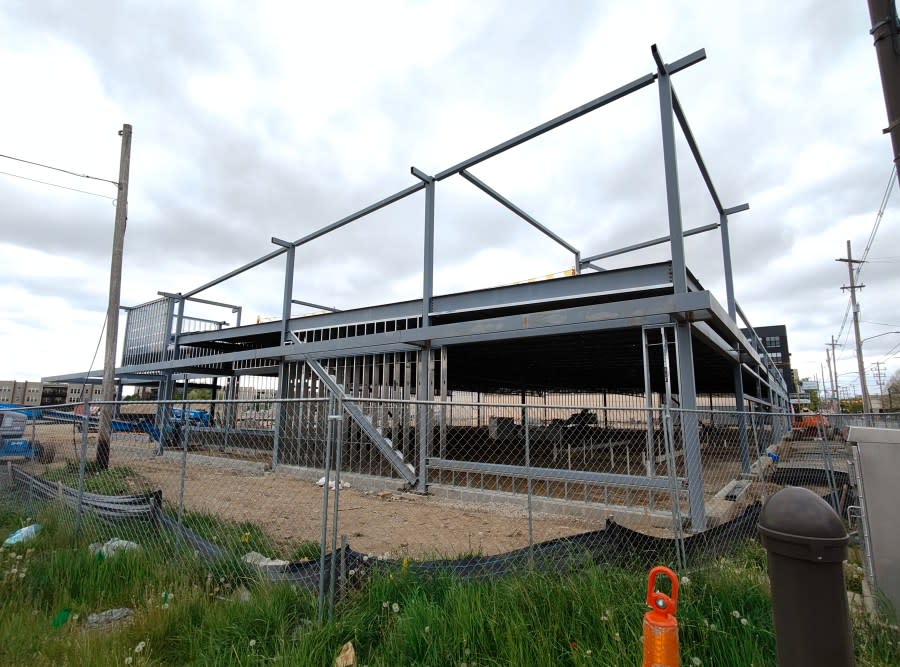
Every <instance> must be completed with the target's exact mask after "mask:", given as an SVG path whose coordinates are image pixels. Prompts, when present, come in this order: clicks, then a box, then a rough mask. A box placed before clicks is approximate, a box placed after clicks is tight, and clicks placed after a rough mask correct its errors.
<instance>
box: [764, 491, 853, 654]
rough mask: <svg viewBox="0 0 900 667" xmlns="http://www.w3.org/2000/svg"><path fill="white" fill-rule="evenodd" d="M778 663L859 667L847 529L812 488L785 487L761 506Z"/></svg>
mask: <svg viewBox="0 0 900 667" xmlns="http://www.w3.org/2000/svg"><path fill="white" fill-rule="evenodd" d="M758 530H759V535H760V538H761V539H762V544H763V546H764V547H765V548H766V554H767V557H768V561H769V582H770V583H771V585H772V613H773V615H774V617H775V643H776V645H777V648H778V664H779V666H780V667H813V666H815V667H855V665H856V660H855V659H854V656H853V638H852V636H851V634H850V611H849V607H848V604H847V590H846V588H845V586H844V569H843V562H844V561H845V560H846V559H847V542H848V536H847V531H846V530H845V529H844V524H843V523H842V522H841V519H840V517H839V516H838V515H837V513H836V512H835V511H834V510H833V509H832V508H831V506H830V505H829V504H828V503H827V502H825V501H824V500H823V499H822V498H820V497H819V496H817V495H816V494H815V493H813V492H812V491H810V490H809V489H804V488H800V487H794V486H790V487H787V488H784V489H782V490H781V491H779V492H778V493H776V494H775V495H774V496H772V497H771V498H770V499H769V501H768V502H767V503H766V505H765V507H763V510H762V514H761V515H760V518H759V526H758Z"/></svg>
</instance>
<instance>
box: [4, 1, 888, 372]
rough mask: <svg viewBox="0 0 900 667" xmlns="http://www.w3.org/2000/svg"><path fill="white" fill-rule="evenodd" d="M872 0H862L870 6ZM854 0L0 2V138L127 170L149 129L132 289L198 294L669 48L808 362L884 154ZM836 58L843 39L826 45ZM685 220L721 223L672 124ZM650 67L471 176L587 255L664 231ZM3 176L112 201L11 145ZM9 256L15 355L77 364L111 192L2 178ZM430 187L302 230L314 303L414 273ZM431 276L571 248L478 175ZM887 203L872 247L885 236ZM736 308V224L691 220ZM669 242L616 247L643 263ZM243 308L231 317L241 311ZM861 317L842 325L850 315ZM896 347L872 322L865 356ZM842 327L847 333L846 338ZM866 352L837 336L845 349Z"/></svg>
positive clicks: (442, 238) (249, 305)
mask: <svg viewBox="0 0 900 667" xmlns="http://www.w3.org/2000/svg"><path fill="white" fill-rule="evenodd" d="M857 5H858V6H857ZM868 27H869V26H868V16H867V14H866V11H865V7H864V5H861V4H859V3H857V4H856V5H852V6H844V5H840V4H839V3H833V4H832V5H829V6H827V7H822V6H819V5H812V4H807V5H800V6H797V5H786V4H784V3H777V2H765V3H751V4H748V3H744V4H728V3H719V2H711V1H710V2H702V3H694V2H692V3H662V2H619V3H606V4H605V5H596V4H595V3H589V2H573V3H566V4H564V5H559V4H558V3H552V2H546V3H527V4H522V3H500V4H498V5H485V4H484V3H476V2H460V3H446V2H428V3H405V2H389V3H357V4H354V5H352V6H346V5H339V4H328V3H319V4H312V5H311V4H308V3H294V4H290V3H289V4H287V5H285V4H284V3H281V2H264V3H261V4H260V5H258V6H255V7H254V8H252V9H251V8H248V7H247V6H245V5H244V4H243V3H238V2H231V3H228V2H216V3H200V4H196V3H195V4H192V5H190V6H186V5H182V4H180V3H163V5H159V4H158V3H143V2H135V3H129V4H123V5H121V6H117V7H116V8H115V9H114V11H111V10H110V9H109V7H107V6H106V5H105V3H91V2H84V3H79V6H78V8H77V9H74V8H72V7H70V5H69V4H68V3H54V2H49V3H19V4H18V5H17V9H16V10H15V12H11V11H9V12H7V13H6V14H5V15H4V14H0V59H2V61H3V62H4V67H3V68H2V70H0V86H2V89H3V90H4V91H5V93H6V94H5V99H6V100H7V106H6V108H5V116H4V124H3V127H0V153H4V154H8V155H19V156H22V157H26V158H28V159H34V160H37V161H41V162H48V163H52V164H56V165H60V166H63V167H67V168H71V169H75V170H77V171H79V172H84V173H90V174H94V175H98V176H102V177H106V178H111V179H115V178H116V173H117V163H118V154H119V143H118V136H116V132H117V130H118V129H119V128H120V127H121V124H122V123H123V122H131V123H132V124H133V125H134V127H135V134H134V145H133V154H132V178H131V188H130V211H129V226H128V233H127V237H126V246H125V271H124V277H123V297H122V300H123V303H125V304H129V303H137V302H142V301H147V300H150V299H153V298H155V296H156V292H157V290H167V291H186V290H188V289H191V288H193V287H196V286H198V285H200V284H202V283H205V282H206V281H207V280H209V279H211V278H213V277H215V276H217V275H220V274H222V273H224V272H226V271H229V270H231V269H233V268H235V267H236V266H238V265H240V264H242V263H244V262H246V261H249V260H251V259H253V258H255V257H257V256H260V255H262V254H263V253H265V252H268V251H269V250H271V249H272V248H273V246H272V245H271V244H270V243H269V238H270V237H271V236H281V237H285V238H289V239H295V238H299V237H301V236H302V235H304V234H306V233H309V232H310V231H312V230H314V229H316V228H318V227H320V226H323V225H325V224H328V223H330V222H332V221H334V220H336V219H338V218H340V217H342V216H344V215H346V214H348V213H350V212H352V211H354V210H356V209H358V208H360V207H362V206H365V205H367V204H369V203H371V202H373V201H376V200H378V199H380V198H382V197H384V196H386V195H388V194H390V193H392V192H394V191H397V190H399V189H401V188H403V187H405V186H406V185H409V184H411V183H413V182H414V179H413V178H412V177H411V176H410V175H409V172H408V169H409V166H410V165H413V164H414V165H416V166H417V167H420V168H422V169H423V170H425V171H436V170H438V169H441V168H444V167H447V166H450V165H451V164H453V163H456V162H458V161H459V160H461V159H464V158H466V157H468V156H469V155H471V154H474V153H477V152H480V151H481V150H484V149H485V148H487V147H489V146H492V145H494V144H497V143H499V142H500V141H503V140H505V139H507V138H509V137H511V136H513V135H514V134H516V133H518V132H521V131H522V130H525V129H527V128H528V127H531V126H533V125H536V124H538V123H540V122H543V121H545V120H547V119H548V118H550V117H552V116H555V115H557V114H559V113H562V112H564V111H566V110H568V109H569V108H572V107H574V106H577V105H579V104H582V103H584V102H586V101H588V100H590V99H592V98H594V97H596V96H598V95H600V94H602V93H605V92H607V91H608V90H610V89H613V88H616V87H618V86H620V85H622V84H624V83H626V82H628V81H630V80H632V79H634V78H636V77H638V76H641V75H643V74H646V73H649V72H651V71H653V70H654V65H653V61H652V59H651V57H650V50H649V45H650V44H651V43H653V42H658V43H659V44H660V48H661V50H662V53H663V55H664V56H665V57H666V58H668V59H669V60H674V59H675V58H678V57H680V56H682V55H685V54H686V53H688V52H691V51H694V50H695V49H697V48H701V47H705V48H706V50H707V55H708V58H707V60H706V61H704V62H702V63H700V64H698V65H696V66H694V67H692V68H690V69H688V70H686V71H684V72H681V73H679V74H678V75H677V76H676V77H675V86H676V90H677V92H678V94H679V97H680V99H681V101H682V103H683V105H684V107H685V109H686V111H687V114H688V117H689V119H690V121H691V125H692V128H693V130H694V133H695V135H696V136H697V139H698V141H699V144H700V147H701V150H702V151H703V154H704V157H705V159H706V162H707V164H708V166H709V168H710V171H711V173H712V177H713V180H714V182H715V183H716V186H717V188H718V189H719V191H720V193H721V195H722V199H723V202H724V203H725V205H732V204H737V203H741V202H744V201H749V202H750V204H751V210H750V212H748V213H743V214H741V215H740V216H735V217H734V219H733V221H732V225H731V228H732V247H733V250H734V266H735V272H736V275H735V282H736V285H737V289H738V301H739V302H740V303H741V304H742V306H743V308H744V310H745V311H746V312H747V313H748V315H750V317H751V319H752V320H753V321H754V322H755V323H757V324H773V323H782V322H783V323H785V324H787V325H788V333H789V336H790V338H791V345H792V350H793V351H794V359H793V361H794V363H795V365H797V366H799V367H800V370H801V372H802V373H803V374H804V375H813V374H815V373H818V372H819V365H820V362H821V360H822V358H823V357H824V354H823V350H822V347H823V343H824V341H825V340H827V339H828V338H829V337H830V336H831V335H832V334H835V335H837V332H838V330H840V328H841V318H842V316H843V313H844V304H845V302H846V295H844V294H842V293H841V291H840V285H841V284H843V282H845V281H846V269H845V267H843V265H838V263H837V262H834V261H833V260H834V258H835V257H837V256H839V255H841V254H843V253H844V250H845V245H844V244H845V241H846V239H848V238H849V239H851V240H852V241H853V245H854V252H855V253H856V254H861V253H862V250H863V248H864V246H865V242H866V239H867V238H868V234H869V231H870V229H871V226H872V223H873V222H874V219H875V213H876V211H877V208H878V204H879V202H880V199H881V195H882V192H883V188H884V185H885V183H886V180H887V175H888V171H889V169H890V147H889V141H888V140H887V138H885V137H883V136H882V135H881V128H882V127H883V126H884V125H885V124H886V120H885V112H884V105H883V100H882V95H881V89H880V82H879V76H878V71H877V66H876V62H875V57H874V49H873V48H872V45H871V40H870V38H869V35H868ZM824 51H827V53H825V52H824ZM679 157H680V159H681V160H682V168H681V170H680V178H681V187H682V197H683V202H684V218H685V223H686V226H693V225H700V224H706V223H708V222H714V221H716V220H717V216H716V215H715V212H714V211H713V210H712V208H711V206H710V205H709V203H708V201H707V195H706V193H705V186H704V185H703V183H702V181H701V180H700V179H699V177H698V176H697V174H696V170H694V168H693V165H692V164H691V159H690V155H689V154H688V152H687V149H686V146H685V145H684V144H683V143H681V144H680V145H679ZM660 158H661V152H660V138H659V125H658V101H657V93H656V88H655V87H650V88H648V89H646V90H644V91H641V92H639V93H637V94H635V95H634V96H632V97H629V98H627V99H625V100H622V101H620V102H617V103H615V104H612V105H610V106H609V107H606V108H604V109H602V110H600V111H598V112H596V113H594V114H592V115H590V116H588V117H585V118H582V119H580V120H578V121H576V122H575V123H572V124H570V125H569V126H566V127H564V128H561V129H560V130H557V131H555V132H554V133H552V134H550V135H546V136H544V137H542V138H540V139H538V140H536V141H534V142H532V143H531V144H529V145H525V146H521V147H519V148H516V149H514V150H512V151H510V152H508V153H507V154H504V155H503V156H500V157H498V158H496V159H495V160H492V161H491V162H488V163H485V164H482V165H479V166H478V167H476V168H475V169H473V172H474V173H476V174H477V175H478V176H479V177H480V178H482V179H483V180H485V181H486V182H487V183H488V184H490V185H491V186H492V187H495V188H496V189H497V190H498V191H500V192H501V193H503V194H504V195H506V196H508V197H510V198H511V199H512V200H514V201H515V202H517V203H518V204H519V205H521V206H522V208H524V209H525V210H527V211H528V212H529V213H531V214H532V215H534V216H535V217H536V218H537V219H538V220H540V221H542V222H544V223H545V224H547V225H548V226H550V227H551V228H552V229H553V230H554V231H556V232H557V233H559V234H560V235H561V236H563V237H564V238H566V239H567V240H569V241H571V242H572V243H574V244H575V245H576V246H578V247H580V248H582V249H583V250H584V251H585V252H586V253H595V252H601V251H604V250H609V249H611V248H615V247H618V246H621V245H625V244H629V243H634V242H637V241H641V240H644V239H646V238H648V237H655V236H662V235H665V234H667V233H668V229H667V225H666V221H665V190H664V180H663V172H662V165H661V162H660ZM2 167H3V168H4V169H3V170H4V171H10V172H14V173H17V174H20V175H23V176H27V177H31V178H38V179H40V180H48V181H53V182H57V183H60V184H62V185H66V186H69V187H77V188H81V189H86V190H92V191H96V192H99V193H102V194H108V195H111V196H114V189H113V188H112V186H110V185H108V184H104V183H100V182H91V181H85V180H83V179H75V178H71V177H68V176H65V175H63V174H58V173H55V172H47V171H45V170H39V169H36V168H31V167H28V166H26V165H22V164H19V163H11V162H8V161H4V163H3V165H2ZM0 197H2V198H3V201H4V214H3V229H4V237H3V245H0V257H2V258H3V261H4V262H6V264H5V266H6V267H7V268H6V270H5V272H4V274H3V276H2V277H0V295H2V298H3V302H4V303H6V304H11V305H10V306H9V307H7V309H6V310H7V316H6V317H5V318H4V320H3V322H2V329H0V342H2V344H3V345H4V348H3V349H15V350H16V353H15V354H4V355H0V377H6V376H15V377H17V378H20V379H35V378H37V377H39V376H41V375H48V374H55V373H64V372H70V371H78V370H83V369H85V368H86V367H87V365H88V363H89V360H90V357H91V355H92V354H93V349H94V345H95V344H96V340H97V337H98V336H99V328H100V325H101V323H102V321H103V316H104V311H105V305H106V297H105V290H106V284H107V281H108V277H107V271H108V259H107V258H108V253H109V245H110V241H111V231H112V221H113V208H112V206H111V202H109V201H104V200H103V199H99V198H93V197H87V196H85V195H81V194H78V193H72V192H67V191H63V190H55V189H49V188H47V187H46V186H41V185H38V184H34V183H29V182H27V181H22V180H16V179H12V178H9V177H6V176H0ZM421 200H422V198H421V196H416V197H412V198H410V199H409V200H408V201H406V202H403V203H402V204H399V205H397V206H396V207H393V208H391V209H389V210H388V211H383V212H380V213H378V214H376V215H374V216H372V217H371V218H368V219H366V220H365V221H361V222H358V223H355V224H354V225H351V226H350V227H347V228H345V229H343V230H341V231H340V232H337V233H335V234H334V235H333V236H332V237H329V238H325V239H319V240H317V241H315V242H313V243H312V244H310V245H309V246H307V247H305V248H302V249H301V250H300V251H298V262H299V263H298V274H297V279H296V285H297V290H298V296H299V298H304V299H308V300H311V301H321V302H324V303H326V304H335V305H338V306H343V307H348V306H352V305H365V304H371V303H379V302H385V301H392V300H399V299H403V298H414V297H415V296H416V295H417V294H418V292H419V290H420V289H421V274H420V272H421V258H420V257H419V255H418V253H419V252H420V249H421V230H422V212H421V205H422V204H421ZM437 203H438V211H437V220H438V227H437V230H436V236H437V239H438V243H439V246H438V248H437V250H436V258H437V261H438V264H437V266H436V275H435V285H436V287H437V288H438V289H439V290H440V291H453V290H457V289H467V288H474V287H488V286H491V285H495V284H501V283H506V282H512V281H515V280H521V279H526V278H529V277H533V276H540V275H543V274H545V273H550V272H553V271H558V270H561V269H564V268H567V267H568V265H569V264H570V261H571V257H570V256H569V254H568V253H567V252H565V251H564V250H563V249H561V248H559V247H558V246H556V245H555V244H554V243H553V242H552V241H550V240H549V239H545V238H544V237H542V236H541V235H540V234H539V233H538V232H536V231H535V230H533V229H531V228H530V227H528V226H527V225H526V224H525V223H524V222H522V221H520V220H517V219H515V218H514V217H513V216H512V215H511V214H509V213H508V212H507V211H505V210H504V209H502V208H500V207H498V206H497V205H496V204H495V203H494V202H492V201H491V200H489V199H488V198H487V197H485V196H484V195H483V194H482V193H480V192H478V191H477V190H476V189H475V188H474V187H472V186H471V185H470V184H468V183H465V182H463V181H456V180H452V181H444V182H442V183H440V184H439V187H438V193H437ZM897 206H900V203H898V201H893V202H892V204H891V207H889V209H888V213H887V215H886V217H885V221H884V222H883V224H882V229H881V232H880V233H879V237H878V239H877V241H876V244H875V247H874V248H873V250H872V256H873V257H876V256H878V255H882V256H889V255H890V254H891V253H890V252H889V251H886V250H884V249H885V248H890V247H893V246H894V245H896V243H897V242H898V241H900V239H898V233H897V232H896V229H897V226H896V217H897V215H898V214H897V213H896V212H895V211H896V207H897ZM687 245H688V259H689V263H690V266H691V268H692V270H694V272H695V273H696V274H697V275H698V277H700V279H701V280H702V281H703V282H704V283H705V284H706V285H707V286H709V287H710V288H711V289H713V290H714V292H715V293H716V295H717V296H718V298H719V299H720V300H722V301H723V302H724V295H723V293H722V291H723V288H722V278H721V268H720V267H721V257H720V254H719V253H720V250H719V247H720V246H719V241H718V238H717V237H716V236H715V235H714V234H708V235H706V236H704V237H692V238H691V240H690V241H689V242H688V244H687ZM666 253H667V250H666V247H665V246H661V247H658V248H655V249H651V250H646V251H642V252H641V253H637V254H635V255H633V256H627V257H623V258H617V259H614V260H611V261H609V262H608V263H607V265H609V266H621V265H623V264H624V263H628V262H633V261H634V262H637V261H653V260H655V259H659V258H663V257H665V256H666ZM282 266H283V261H282V260H280V259H279V260H275V261H273V262H272V263H271V264H270V265H267V266H266V267H265V268H262V269H259V270H257V271H254V272H252V273H251V274H247V275H245V276H242V277H241V278H239V279H236V280H234V281H230V282H229V283H228V284H227V285H225V286H222V287H220V288H215V289H213V290H210V293H209V294H208V295H207V296H209V298H213V299H221V300H223V301H227V302H236V303H241V304H242V305H244V306H245V321H246V320H248V319H253V318H254V317H255V315H257V314H259V315H274V314H277V313H278V312H279V310H280V289H281V281H282V277H281V276H282V274H281V272H282V270H283V269H282ZM864 279H865V281H866V282H867V287H866V289H865V290H864V291H863V293H862V295H861V297H860V298H861V301H862V303H863V308H864V313H865V317H864V320H865V321H864V324H863V327H864V333H863V335H864V336H865V335H872V334H875V333H878V332H881V331H884V330H890V329H889V328H887V329H886V327H885V326H881V325H879V324H875V323H884V324H886V325H890V326H894V327H896V328H897V329H898V330H900V326H898V325H900V323H897V322H896V320H897V316H896V314H895V313H896V308H895V306H894V303H893V299H894V297H893V295H894V294H896V291H897V287H898V284H897V278H896V269H895V267H894V265H892V264H889V263H873V264H872V265H870V266H867V267H866V268H865V270H864ZM226 315H227V314H226ZM846 330H847V327H846V326H845V327H844V331H845V332H846ZM894 342H895V341H893V340H892V338H891V336H885V337H882V338H878V339H875V340H872V341H869V342H867V344H866V351H867V354H869V355H871V358H872V360H873V361H875V360H880V359H882V358H885V360H886V361H887V362H888V371H889V372H891V371H893V370H895V369H896V368H898V367H900V362H898V360H897V359H888V358H887V357H889V356H890V354H889V352H890V351H891V347H892V345H893V344H894ZM844 349H845V350H849V349H850V346H849V345H847V346H845V348H844ZM853 368H855V361H854V360H853V359H852V358H851V357H850V356H849V354H848V353H846V352H845V353H842V356H841V365H840V369H839V370H840V371H841V372H850V371H852V369H853Z"/></svg>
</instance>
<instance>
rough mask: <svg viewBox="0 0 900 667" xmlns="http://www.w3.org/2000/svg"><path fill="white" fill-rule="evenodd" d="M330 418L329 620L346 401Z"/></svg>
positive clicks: (332, 602)
mask: <svg viewBox="0 0 900 667" xmlns="http://www.w3.org/2000/svg"><path fill="white" fill-rule="evenodd" d="M328 418H329V419H332V420H334V423H335V426H336V427H337V433H336V434H335V432H334V430H332V436H333V438H334V451H335V455H334V507H333V508H332V510H331V567H330V569H329V572H328V574H329V586H328V620H331V619H332V618H333V617H334V580H335V574H336V568H337V537H338V529H339V527H340V526H339V524H338V511H339V508H340V497H341V459H342V450H343V449H344V421H343V420H344V402H343V401H341V400H338V402H337V410H336V411H335V414H333V415H329V417H328ZM325 486H328V479H326V480H325Z"/></svg>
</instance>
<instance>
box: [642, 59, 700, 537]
mask: <svg viewBox="0 0 900 667" xmlns="http://www.w3.org/2000/svg"><path fill="white" fill-rule="evenodd" d="M652 52H653V58H654V60H656V65H657V69H658V86H659V114H660V124H661V127H662V142H663V159H664V163H665V174H666V204H667V209H668V217H669V237H670V238H671V242H670V247H671V249H672V283H673V287H674V289H675V292H676V293H685V292H687V267H686V264H685V255H684V234H683V225H682V221H681V195H680V194H679V188H678V158H677V156H676V153H675V122H674V111H673V103H672V82H671V80H670V79H669V71H668V69H667V67H666V65H665V64H664V63H663V61H662V58H661V56H660V55H659V51H658V50H657V48H656V45H654V46H653V47H652ZM675 354H676V358H677V363H678V395H679V399H680V407H681V408H682V410H683V412H682V414H681V431H682V438H683V441H684V460H685V468H686V469H687V478H688V499H689V501H690V513H691V526H692V528H693V530H703V529H704V528H706V505H705V498H704V494H703V465H702V462H701V460H700V432H699V429H698V427H697V413H696V409H697V386H696V383H695V380H694V352H693V349H692V346H691V325H690V322H678V323H676V325H675Z"/></svg>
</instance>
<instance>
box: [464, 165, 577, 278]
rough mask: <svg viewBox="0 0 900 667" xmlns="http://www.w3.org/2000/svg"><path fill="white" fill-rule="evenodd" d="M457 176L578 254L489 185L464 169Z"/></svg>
mask: <svg viewBox="0 0 900 667" xmlns="http://www.w3.org/2000/svg"><path fill="white" fill-rule="evenodd" d="M459 175H460V176H462V177H463V178H464V179H466V180H467V181H469V183H471V184H472V185H474V186H475V187H476V188H478V189H479V190H481V191H482V192H484V193H485V194H486V195H488V196H489V197H491V198H493V199H495V200H496V201H498V202H500V203H501V204H503V206H505V207H506V208H508V209H509V210H510V211H512V212H513V213H515V214H516V215H517V216H519V217H520V218H522V220H524V221H525V222H527V223H528V224H529V225H531V226H532V227H534V228H535V229H537V230H538V231H540V232H542V233H543V234H545V235H547V236H549V237H550V238H551V239H553V240H554V241H556V242H557V243H558V244H559V245H561V246H562V247H563V248H565V249H566V250H568V251H569V252H571V253H574V254H575V255H578V254H579V251H578V248H576V247H575V246H573V245H572V244H571V243H569V242H568V241H566V240H565V239H563V238H562V237H560V236H558V235H557V234H555V233H554V232H553V231H552V230H550V229H548V228H547V227H545V226H544V225H542V224H541V223H540V222H538V221H537V220H535V219H534V218H533V217H532V216H531V215H529V214H528V213H526V212H525V211H523V210H522V209H521V208H519V207H518V206H516V205H515V204H513V203H512V202H511V201H510V200H509V199H507V198H506V197H504V196H503V195H501V194H500V193H499V192H497V191H496V190H494V189H493V188H492V187H491V186H489V185H488V184H487V183H485V182H484V181H482V180H480V179H478V178H476V177H475V176H473V175H472V174H470V173H469V172H468V171H466V170H465V169H463V170H462V171H461V172H459ZM577 263H578V262H576V264H577Z"/></svg>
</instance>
